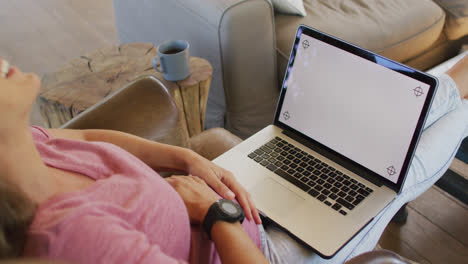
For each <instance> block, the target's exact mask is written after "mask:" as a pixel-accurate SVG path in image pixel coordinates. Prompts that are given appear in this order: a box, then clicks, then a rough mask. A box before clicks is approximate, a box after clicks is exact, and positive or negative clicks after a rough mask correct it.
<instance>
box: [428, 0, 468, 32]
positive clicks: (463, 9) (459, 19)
mask: <svg viewBox="0 0 468 264" xmlns="http://www.w3.org/2000/svg"><path fill="white" fill-rule="evenodd" d="M434 1H435V2H436V3H437V4H439V5H440V6H441V7H442V8H443V9H444V10H445V13H446V15H447V17H446V18H445V20H446V22H445V27H444V32H445V34H446V35H447V38H448V39H452V40H454V39H459V38H461V37H463V36H465V35H467V34H468V1H466V0H434Z"/></svg>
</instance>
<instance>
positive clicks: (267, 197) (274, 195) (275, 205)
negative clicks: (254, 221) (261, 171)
mask: <svg viewBox="0 0 468 264" xmlns="http://www.w3.org/2000/svg"><path fill="white" fill-rule="evenodd" d="M253 190H254V192H253V193H252V196H253V198H254V201H255V203H257V206H259V209H260V210H262V211H265V213H267V211H271V212H272V213H274V214H275V215H284V213H285V212H291V211H293V210H294V208H296V207H299V206H300V205H301V202H302V201H303V200H304V199H303V198H302V197H300V196H299V195H297V194H295V193H294V192H292V191H290V190H289V189H287V188H286V187H284V186H283V185H281V184H280V183H278V182H276V181H275V180H273V179H271V178H267V179H265V180H263V181H261V182H260V183H259V184H258V185H257V186H255V187H254V188H253Z"/></svg>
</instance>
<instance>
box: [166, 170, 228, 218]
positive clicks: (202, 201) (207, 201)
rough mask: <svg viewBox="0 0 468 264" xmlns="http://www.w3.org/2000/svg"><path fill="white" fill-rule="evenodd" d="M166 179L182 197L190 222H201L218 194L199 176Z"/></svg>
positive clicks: (217, 198)
mask: <svg viewBox="0 0 468 264" xmlns="http://www.w3.org/2000/svg"><path fill="white" fill-rule="evenodd" d="M166 181H167V182H168V183H169V184H170V185H171V186H172V187H173V188H174V189H175V190H176V191H177V193H178V194H179V195H180V197H182V199H183V200H184V203H185V207H187V211H188V214H189V217H190V222H191V223H192V224H201V223H203V220H204V219H205V216H206V213H207V212H208V209H209V208H210V206H211V205H212V204H213V203H215V202H216V201H217V200H219V199H220V198H219V196H218V195H217V194H216V193H215V192H214V191H213V190H212V189H211V188H210V187H208V185H207V184H206V183H205V182H204V181H203V180H202V179H200V178H199V177H195V176H191V175H189V176H171V177H168V178H166Z"/></svg>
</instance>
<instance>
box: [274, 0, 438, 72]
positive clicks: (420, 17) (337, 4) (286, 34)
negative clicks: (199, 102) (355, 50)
mask: <svg viewBox="0 0 468 264" xmlns="http://www.w3.org/2000/svg"><path fill="white" fill-rule="evenodd" d="M304 5H305V9H306V12H307V16H306V17H296V16H286V15H280V14H277V15H276V16H275V23H276V25H275V27H276V39H277V41H276V44H277V53H278V66H279V69H278V73H279V76H280V78H282V76H283V74H284V70H285V66H286V63H287V59H288V57H289V53H290V51H291V45H292V41H293V39H294V36H295V32H296V29H297V26H298V25H299V24H305V25H309V26H311V27H314V28H316V29H318V30H320V31H323V32H325V33H328V34H331V35H334V36H336V37H339V38H341V39H344V40H345V41H348V42H351V43H354V44H357V45H359V46H361V47H364V48H366V49H369V50H371V51H373V52H376V53H379V54H381V55H384V56H386V57H389V58H391V59H394V60H397V61H400V62H404V61H406V60H408V59H410V58H412V57H415V56H416V55H418V54H420V53H422V52H423V51H424V50H425V49H427V48H428V47H429V46H431V44H433V43H434V42H435V41H436V40H437V38H438V37H439V35H440V33H441V32H442V29H443V25H444V21H445V13H444V12H443V10H442V9H441V8H440V7H439V6H438V5H437V4H435V3H434V2H432V1H430V0H411V1H408V0H380V1H362V0H346V1H343V0H304Z"/></svg>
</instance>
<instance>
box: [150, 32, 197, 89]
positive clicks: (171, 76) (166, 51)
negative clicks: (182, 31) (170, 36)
mask: <svg viewBox="0 0 468 264" xmlns="http://www.w3.org/2000/svg"><path fill="white" fill-rule="evenodd" d="M157 51H158V56H156V57H154V59H153V68H154V69H155V70H156V71H158V72H160V73H162V74H163V77H164V79H166V80H168V81H180V80H183V79H185V78H187V77H188V76H189V75H190V56H189V43H188V42H187V41H185V40H171V41H167V42H164V43H163V44H161V45H159V46H158V50H157ZM158 58H159V65H160V67H161V69H160V68H159V67H158Z"/></svg>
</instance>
